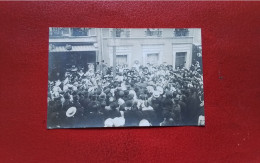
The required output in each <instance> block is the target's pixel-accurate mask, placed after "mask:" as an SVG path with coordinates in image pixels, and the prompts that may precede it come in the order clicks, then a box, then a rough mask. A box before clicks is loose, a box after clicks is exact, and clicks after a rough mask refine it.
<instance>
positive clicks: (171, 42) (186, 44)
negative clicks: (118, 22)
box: [101, 28, 201, 68]
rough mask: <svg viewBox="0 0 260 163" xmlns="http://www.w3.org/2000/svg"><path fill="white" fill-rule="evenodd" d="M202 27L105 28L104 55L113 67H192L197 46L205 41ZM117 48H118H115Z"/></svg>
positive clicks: (103, 38) (105, 59)
mask: <svg viewBox="0 0 260 163" xmlns="http://www.w3.org/2000/svg"><path fill="white" fill-rule="evenodd" d="M199 35H200V29H167V28H163V29H158V28H157V29H147V28H142V29H133V28H131V29H125V28H124V29H112V28H111V29H110V28H106V29H102V57H101V58H103V59H104V61H105V62H107V63H108V65H110V66H113V62H114V59H113V55H114V53H115V54H116V59H115V61H116V64H117V65H127V66H128V67H131V66H133V65H134V64H135V63H136V62H138V63H139V64H140V65H147V64H148V63H149V64H152V65H159V64H163V63H166V64H169V65H173V67H174V68H177V67H185V68H189V67H190V66H191V64H192V50H193V45H194V44H195V42H196V44H201V37H199V38H198V37H196V39H195V37H194V36H199ZM113 48H114V49H115V50H113Z"/></svg>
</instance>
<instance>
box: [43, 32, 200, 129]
mask: <svg viewBox="0 0 260 163" xmlns="http://www.w3.org/2000/svg"><path fill="white" fill-rule="evenodd" d="M201 39H202V38H201V29H200V28H69V27H50V28H49V64H48V97H47V101H48V108H47V109H48V110H47V128H48V129H54V128H91V127H139V126H140V127H150V126H205V115H204V92H203V67H202V45H201Z"/></svg>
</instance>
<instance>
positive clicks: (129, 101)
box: [125, 100, 133, 107]
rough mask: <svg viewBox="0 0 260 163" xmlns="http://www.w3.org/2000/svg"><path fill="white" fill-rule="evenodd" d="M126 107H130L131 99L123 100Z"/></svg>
mask: <svg viewBox="0 0 260 163" xmlns="http://www.w3.org/2000/svg"><path fill="white" fill-rule="evenodd" d="M125 105H126V107H132V106H133V102H132V101H131V100H128V101H126V102H125Z"/></svg>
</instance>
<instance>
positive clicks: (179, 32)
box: [174, 28, 189, 37]
mask: <svg viewBox="0 0 260 163" xmlns="http://www.w3.org/2000/svg"><path fill="white" fill-rule="evenodd" d="M174 35H175V36H176V37H181V36H189V30H188V29H187V28H180V29H178V28H176V29H175V30H174Z"/></svg>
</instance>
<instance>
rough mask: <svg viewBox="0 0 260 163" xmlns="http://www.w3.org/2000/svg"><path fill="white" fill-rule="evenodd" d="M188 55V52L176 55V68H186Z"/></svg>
mask: <svg viewBox="0 0 260 163" xmlns="http://www.w3.org/2000/svg"><path fill="white" fill-rule="evenodd" d="M186 54H187V52H177V53H176V60H175V68H176V69H177V67H179V68H183V67H185V63H186Z"/></svg>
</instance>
